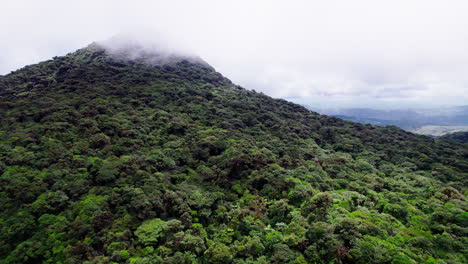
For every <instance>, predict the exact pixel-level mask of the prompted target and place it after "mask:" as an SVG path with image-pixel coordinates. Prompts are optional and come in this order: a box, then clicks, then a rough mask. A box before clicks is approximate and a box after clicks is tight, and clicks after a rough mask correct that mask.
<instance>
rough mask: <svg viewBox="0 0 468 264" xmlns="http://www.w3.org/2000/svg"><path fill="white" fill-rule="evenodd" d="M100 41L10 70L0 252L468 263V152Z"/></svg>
mask: <svg viewBox="0 0 468 264" xmlns="http://www.w3.org/2000/svg"><path fill="white" fill-rule="evenodd" d="M148 56H150V57H151V56H152V55H145V56H143V57H138V56H137V57H132V58H131V59H126V58H124V57H119V56H115V54H114V56H113V55H111V54H110V53H109V52H107V51H106V50H105V49H103V48H102V47H101V46H99V45H97V44H93V45H91V46H89V47H88V48H85V49H81V50H78V51H77V52H74V53H72V54H69V55H67V56H64V57H58V58H54V59H53V60H50V61H46V62H43V63H39V64H36V65H32V66H28V67H25V68H23V69H20V70H18V71H15V72H13V73H11V74H8V75H6V76H2V77H0V109H1V112H0V115H1V119H0V120H1V122H0V139H1V140H0V173H1V176H0V205H1V214H0V228H1V230H0V259H1V262H2V263H463V262H466V258H465V256H464V255H463V252H464V251H465V250H466V244H467V243H466V242H467V241H466V231H467V229H466V228H467V217H468V216H467V213H466V208H467V203H466V201H465V196H464V194H463V193H465V192H466V179H467V177H466V176H467V172H468V162H467V158H468V152H467V149H466V148H465V146H463V145H461V144H457V143H450V142H447V141H436V140H434V139H432V138H429V137H425V136H418V135H415V134H412V133H409V132H405V131H403V130H401V129H398V128H396V127H393V126H389V127H383V128H380V127H374V126H370V125H362V124H357V123H353V122H349V121H344V120H341V119H338V118H332V117H326V116H321V115H318V114H316V113H313V112H310V111H308V110H307V109H305V108H303V107H301V106H299V105H296V104H292V103H289V102H287V101H284V100H278V99H272V98H270V97H268V96H266V95H263V94H261V93H256V92H252V91H248V90H245V89H243V88H241V87H239V86H236V85H234V84H232V83H231V82H230V81H229V80H228V79H226V78H224V77H223V76H222V75H221V74H219V73H217V72H216V71H215V70H214V69H213V68H211V67H210V66H209V65H207V64H206V63H204V62H203V61H201V60H199V59H196V60H193V59H187V58H185V57H177V56H175V57H171V59H170V60H166V61H164V63H148V62H149V61H151V59H150V58H148Z"/></svg>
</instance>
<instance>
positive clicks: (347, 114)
mask: <svg viewBox="0 0 468 264" xmlns="http://www.w3.org/2000/svg"><path fill="white" fill-rule="evenodd" d="M309 109H311V110H314V111H317V112H319V113H321V114H325V115H329V116H334V117H338V118H342V119H345V120H350V121H354V122H359V123H363V124H373V125H378V126H387V125H395V126H398V127H400V128H403V129H405V130H408V131H412V132H415V133H419V134H426V135H433V136H440V135H444V134H448V133H453V132H459V131H468V105H465V106H454V107H443V108H426V109H397V110H380V109H370V108H340V109H332V108H329V109H317V108H314V107H309Z"/></svg>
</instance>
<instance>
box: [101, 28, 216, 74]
mask: <svg viewBox="0 0 468 264" xmlns="http://www.w3.org/2000/svg"><path fill="white" fill-rule="evenodd" d="M154 34H156V33H154ZM144 35H149V36H147V37H144ZM144 35H142V33H140V34H119V35H116V36H114V37H112V38H109V39H107V40H104V41H99V42H96V43H95V45H98V46H100V47H102V48H104V49H105V50H106V51H107V52H108V54H109V55H111V56H112V57H114V58H115V59H119V60H126V61H133V62H140V63H145V64H148V65H152V66H161V65H167V64H168V65H174V64H176V63H178V62H181V61H183V60H186V61H189V62H191V63H200V64H203V65H204V66H209V65H208V63H206V62H204V61H203V60H202V59H201V58H200V57H198V56H197V55H195V54H194V53H191V52H190V51H188V48H187V47H185V48H183V47H181V46H178V45H176V44H175V43H174V42H171V41H169V40H167V39H164V37H162V36H159V37H158V35H155V36H154V35H151V32H147V33H146V34H144Z"/></svg>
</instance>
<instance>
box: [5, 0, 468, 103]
mask: <svg viewBox="0 0 468 264" xmlns="http://www.w3.org/2000/svg"><path fill="white" fill-rule="evenodd" d="M467 10H468V2H467V1H462V0H460V1H457V0H452V1H437V0H413V1H403V0H395V1H375V0H373V1H372V0H356V1H339V0H330V1H274V0H272V1H244V0H241V1H219V0H211V1H171V2H169V1H149V0H148V1H138V0H136V1H115V0H114V1H111V0H103V1H90V0H82V1H63V0H62V1H51V0H49V1H47V0H46V1H33V0H31V1H22V0H6V1H3V2H2V16H0V32H2V41H1V42H0V50H2V54H1V55H0V74H5V73H8V72H9V71H11V70H14V69H17V68H19V67H22V66H24V65H26V64H31V63H36V62H38V61H40V60H44V59H48V58H50V57H52V56H55V55H58V54H59V55H60V54H62V55H63V54H66V53H67V52H70V51H73V50H75V49H78V48H81V47H83V46H85V45H87V44H89V43H90V42H92V41H95V40H103V39H107V38H109V37H111V36H113V35H115V34H118V33H120V32H122V31H133V30H135V29H141V28H149V29H152V30H153V29H154V30H157V31H159V32H161V34H160V35H155V36H148V38H149V39H152V38H155V39H157V38H164V39H169V40H170V41H172V43H176V44H177V45H178V46H184V47H186V48H188V49H191V50H192V51H194V52H196V53H197V54H198V55H200V56H201V57H202V58H204V59H205V60H206V61H207V62H209V63H210V64H211V65H212V66H214V67H215V68H216V69H217V70H218V71H220V72H221V73H223V74H224V75H226V76H227V77H229V78H230V79H232V80H233V81H234V82H235V83H238V84H241V85H243V86H245V87H246V88H250V89H255V90H257V91H263V92H265V93H266V94H269V95H272V96H275V97H302V98H314V97H316V98H318V97H320V98H322V97H323V98H330V99H337V98H338V99H343V98H344V99H349V100H353V99H358V98H368V99H369V98H371V99H372V98H374V99H376V100H382V99H386V100H404V99H405V98H406V99H408V100H418V99H421V100H423V101H427V102H433V101H437V100H442V101H444V102H452V103H455V102H456V103H468V52H466V47H468V30H467V28H468V16H466V11H467ZM161 36H164V37H161ZM451 98H453V100H452V99H451Z"/></svg>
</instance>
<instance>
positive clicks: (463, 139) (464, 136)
mask: <svg viewBox="0 0 468 264" xmlns="http://www.w3.org/2000/svg"><path fill="white" fill-rule="evenodd" d="M440 138H441V139H445V140H450V141H456V142H459V143H468V132H455V133H451V134H447V135H444V136H441V137H440Z"/></svg>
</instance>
